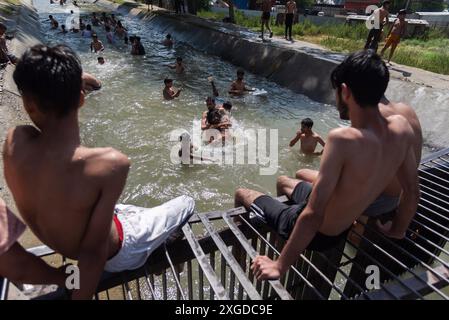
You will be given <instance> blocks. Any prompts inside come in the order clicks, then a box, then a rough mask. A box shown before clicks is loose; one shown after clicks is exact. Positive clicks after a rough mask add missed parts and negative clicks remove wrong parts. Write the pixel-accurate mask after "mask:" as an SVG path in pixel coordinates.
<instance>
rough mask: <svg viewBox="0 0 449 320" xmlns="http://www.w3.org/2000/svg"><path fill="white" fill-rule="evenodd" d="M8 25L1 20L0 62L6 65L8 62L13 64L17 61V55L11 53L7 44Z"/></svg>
mask: <svg viewBox="0 0 449 320" xmlns="http://www.w3.org/2000/svg"><path fill="white" fill-rule="evenodd" d="M7 30H8V29H7V27H6V25H5V24H3V23H1V22H0V64H2V65H6V64H7V63H8V62H10V63H12V64H16V63H17V57H16V56H15V55H13V54H11V53H9V50H8V46H7V45H6V38H7V37H6V35H5V34H6V31H7Z"/></svg>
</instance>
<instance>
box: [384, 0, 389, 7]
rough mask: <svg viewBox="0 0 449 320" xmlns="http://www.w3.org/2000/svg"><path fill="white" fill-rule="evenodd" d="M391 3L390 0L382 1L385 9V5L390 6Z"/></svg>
mask: <svg viewBox="0 0 449 320" xmlns="http://www.w3.org/2000/svg"><path fill="white" fill-rule="evenodd" d="M390 3H391V1H389V0H385V1H382V7H384V6H385V5H387V4H390Z"/></svg>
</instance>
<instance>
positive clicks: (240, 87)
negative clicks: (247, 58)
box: [229, 69, 254, 96]
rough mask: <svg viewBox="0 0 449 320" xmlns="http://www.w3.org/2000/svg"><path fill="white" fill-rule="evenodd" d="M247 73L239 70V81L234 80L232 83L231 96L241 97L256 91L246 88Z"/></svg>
mask: <svg viewBox="0 0 449 320" xmlns="http://www.w3.org/2000/svg"><path fill="white" fill-rule="evenodd" d="M244 77H245V71H243V69H238V70H237V79H236V80H234V81H233V82H232V83H231V88H230V89H229V94H232V95H235V96H241V95H243V94H245V93H246V92H249V91H254V90H253V89H250V88H248V87H246V84H245V81H244Z"/></svg>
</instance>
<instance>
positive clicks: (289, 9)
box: [284, 0, 296, 41]
mask: <svg viewBox="0 0 449 320" xmlns="http://www.w3.org/2000/svg"><path fill="white" fill-rule="evenodd" d="M295 15H296V2H295V1H294V0H289V1H288V2H287V4H286V5H285V22H284V23H285V40H290V41H293V38H292V28H293V22H294V21H295ZM287 31H288V38H287Z"/></svg>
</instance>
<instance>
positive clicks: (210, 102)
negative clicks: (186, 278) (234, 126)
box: [206, 97, 215, 110]
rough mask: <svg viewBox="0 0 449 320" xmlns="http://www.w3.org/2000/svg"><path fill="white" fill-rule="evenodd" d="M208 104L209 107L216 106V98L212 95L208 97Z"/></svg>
mask: <svg viewBox="0 0 449 320" xmlns="http://www.w3.org/2000/svg"><path fill="white" fill-rule="evenodd" d="M206 106H207V109H209V110H212V109H214V108H215V99H214V98H212V97H207V98H206Z"/></svg>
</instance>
